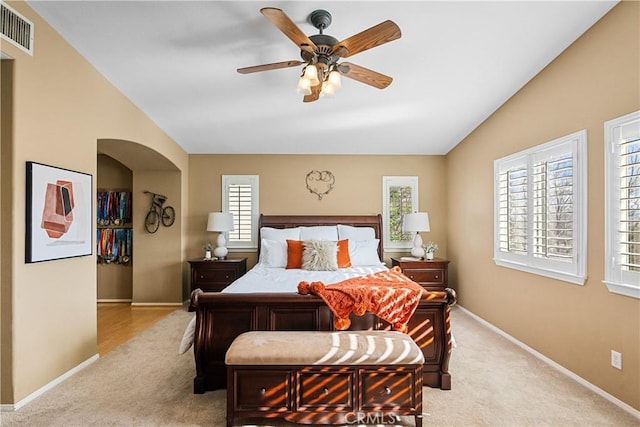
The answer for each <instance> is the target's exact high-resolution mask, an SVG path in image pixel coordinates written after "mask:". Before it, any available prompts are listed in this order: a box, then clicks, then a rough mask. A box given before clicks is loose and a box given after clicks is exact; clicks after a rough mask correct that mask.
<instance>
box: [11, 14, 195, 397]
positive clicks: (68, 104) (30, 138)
mask: <svg viewBox="0 0 640 427" xmlns="http://www.w3.org/2000/svg"><path fill="white" fill-rule="evenodd" d="M9 4H10V6H12V7H13V8H14V9H16V10H17V11H18V12H19V13H21V14H23V15H25V16H26V17H27V18H28V19H29V20H31V21H32V22H33V23H34V25H35V28H36V31H35V37H36V38H35V42H34V46H35V54H34V56H33V57H31V56H29V55H27V54H25V53H24V52H22V51H21V50H19V49H17V48H15V47H14V46H12V45H10V44H9V43H4V42H3V43H2V47H1V48H2V52H3V53H5V54H6V55H8V56H9V57H11V58H14V60H13V61H12V63H13V67H14V78H13V105H12V109H13V111H12V113H13V114H12V117H11V120H12V122H11V123H10V125H11V127H12V131H13V132H12V135H11V138H10V140H11V142H10V144H11V147H10V148H11V150H12V153H11V152H10V151H9V154H10V155H11V156H10V162H11V167H9V168H6V169H5V161H6V158H5V155H6V153H7V151H6V150H5V149H4V144H5V142H4V138H3V150H2V152H1V153H2V166H3V167H2V180H3V182H5V179H8V180H9V182H11V185H12V189H13V191H14V193H13V195H12V197H11V202H10V205H8V206H6V205H5V201H6V200H7V198H6V196H5V193H4V189H3V195H2V202H3V205H2V214H3V216H2V221H3V222H4V220H5V215H10V222H11V227H10V228H11V230H12V232H13V236H9V237H10V243H9V245H10V249H9V251H6V250H4V248H5V237H6V236H5V234H4V233H3V235H2V240H3V250H2V252H1V254H0V256H2V266H3V274H2V276H0V277H1V278H2V286H1V287H0V290H1V292H2V304H3V305H2V309H3V318H2V325H1V328H2V343H1V344H2V362H1V363H2V374H3V378H2V387H1V389H0V391H1V392H2V395H1V396H0V402H1V403H3V404H4V403H16V402H19V401H20V400H22V399H24V398H25V397H27V396H28V395H29V394H31V393H33V392H35V391H36V390H38V389H39V388H41V387H43V386H44V385H46V384H48V383H50V382H51V381H52V380H54V379H56V378H57V377H59V376H60V375H62V374H64V373H65V372H67V371H68V370H70V369H72V368H74V367H76V366H78V365H79V364H80V363H82V362H83V361H86V360H88V359H90V358H91V357H92V356H94V355H95V354H96V350H97V348H96V259H95V256H85V257H79V258H71V259H65V260H56V261H49V262H42V263H36V264H25V263H24V251H25V244H24V238H23V236H24V234H25V224H24V206H25V162H26V161H36V162H40V163H45V164H50V165H55V166H58V167H63V168H68V169H72V170H77V171H81V172H86V173H89V174H91V175H93V176H94V186H95V176H96V172H97V167H96V159H97V149H96V147H97V141H98V139H101V138H107V139H117V140H123V141H134V142H137V143H139V144H142V145H144V146H147V147H149V148H151V149H152V150H154V151H156V152H158V153H160V154H161V155H162V156H164V157H166V158H168V159H170V160H171V162H172V163H173V164H174V165H175V167H176V169H177V170H179V171H182V172H183V173H184V174H185V176H181V177H180V179H179V184H178V185H179V187H180V189H181V190H180V191H179V192H178V194H177V197H179V199H178V200H177V202H178V203H177V204H178V205H179V204H184V203H185V202H186V201H185V200H183V199H182V197H183V195H184V194H186V191H184V188H186V185H187V180H186V171H187V168H188V157H187V154H186V153H185V152H184V151H183V150H182V149H181V148H180V147H179V146H178V145H177V144H175V142H174V141H173V140H171V139H170V138H169V137H168V136H167V135H166V134H165V133H163V132H162V131H161V130H160V129H159V128H158V127H157V126H156V125H155V124H154V123H153V122H152V121H151V120H149V118H148V117H146V116H145V115H144V114H143V113H142V112H141V111H140V110H138V109H137V108H136V107H135V106H134V105H133V104H132V103H131V102H130V101H129V100H128V99H127V98H125V97H124V96H123V95H122V94H121V93H120V92H119V91H117V90H116V89H115V88H114V87H113V86H112V85H111V84H110V83H109V82H108V81H107V80H106V79H105V78H104V77H103V76H102V75H101V74H99V73H98V72H97V71H96V70H95V69H94V68H93V67H92V66H91V65H89V64H88V63H87V62H86V61H85V60H84V59H83V58H82V57H81V56H80V55H79V54H78V53H77V52H76V51H75V50H74V49H72V48H71V47H70V46H69V45H68V44H67V43H66V42H65V41H64V40H63V39H62V38H61V37H60V36H59V35H58V34H57V33H56V32H55V31H53V29H52V28H51V27H49V26H48V25H47V24H46V23H45V22H44V21H43V20H42V19H40V17H39V16H38V15H37V14H36V13H34V12H33V11H32V10H31V9H30V8H29V7H28V5H26V4H25V3H24V2H9ZM4 69H5V66H4V65H3V70H4ZM3 99H4V94H3ZM3 106H4V105H3ZM2 118H3V123H2V127H3V129H4V127H5V122H4V120H5V115H4V114H3V116H2ZM6 174H8V175H9V176H7V175H6ZM140 226H141V223H140ZM177 240H178V241H177V242H176V243H175V244H176V245H177V246H178V247H180V248H181V247H182V246H183V245H184V243H183V242H182V241H181V238H178V239H177ZM174 264H175V268H176V270H177V271H178V277H179V271H180V269H181V264H182V262H181V256H180V254H178V256H177V257H176V259H175V260H174ZM6 265H10V272H11V274H10V275H9V277H7V275H6V274H5V273H4V270H5V266H6ZM174 286H175V287H176V288H177V293H178V294H179V292H180V284H179V281H175V285H174ZM173 293H176V291H174V292H173ZM7 301H9V302H7ZM7 303H8V304H10V309H9V312H10V314H11V319H10V320H9V321H7V320H6V319H5V317H4V316H5V309H6V304H7ZM61 343H64V345H62V344H61ZM7 355H9V356H8V357H7ZM43 355H46V357H43ZM7 371H9V372H10V373H9V376H8V377H7V376H5V375H6V372H7Z"/></svg>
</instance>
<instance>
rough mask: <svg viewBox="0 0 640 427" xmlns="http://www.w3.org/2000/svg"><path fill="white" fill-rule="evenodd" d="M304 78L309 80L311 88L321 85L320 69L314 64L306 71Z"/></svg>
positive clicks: (308, 66)
mask: <svg viewBox="0 0 640 427" xmlns="http://www.w3.org/2000/svg"><path fill="white" fill-rule="evenodd" d="M304 78H305V79H308V80H309V86H316V85H319V84H320V80H318V68H316V66H315V65H313V64H309V65H307V67H306V68H305V69H304Z"/></svg>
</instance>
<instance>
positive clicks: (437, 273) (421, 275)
mask: <svg viewBox="0 0 640 427" xmlns="http://www.w3.org/2000/svg"><path fill="white" fill-rule="evenodd" d="M403 273H404V274H405V276H407V277H408V278H409V279H411V280H413V281H414V282H418V283H420V284H421V285H424V284H434V285H440V286H442V285H444V270H440V269H431V268H407V269H405V270H403Z"/></svg>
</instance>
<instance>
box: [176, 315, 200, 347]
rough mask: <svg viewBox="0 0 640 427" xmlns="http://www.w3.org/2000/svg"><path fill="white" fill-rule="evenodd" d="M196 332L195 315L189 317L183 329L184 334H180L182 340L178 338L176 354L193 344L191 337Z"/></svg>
mask: <svg viewBox="0 0 640 427" xmlns="http://www.w3.org/2000/svg"><path fill="white" fill-rule="evenodd" d="M195 334H196V316H193V317H192V318H191V321H190V322H189V324H188V325H187V328H186V329H185V330H184V334H183V335H182V340H180V348H179V349H178V354H185V353H186V352H187V350H189V349H190V348H191V345H192V344H193V337H194V336H195Z"/></svg>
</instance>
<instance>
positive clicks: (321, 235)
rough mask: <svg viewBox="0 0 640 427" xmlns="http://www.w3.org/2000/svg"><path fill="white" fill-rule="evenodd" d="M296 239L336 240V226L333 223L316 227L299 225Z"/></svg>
mask: <svg viewBox="0 0 640 427" xmlns="http://www.w3.org/2000/svg"><path fill="white" fill-rule="evenodd" d="M298 240H303V241H305V240H331V241H333V242H337V241H338V227H336V226H335V225H318V226H316V227H300V238H299V239H298Z"/></svg>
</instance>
